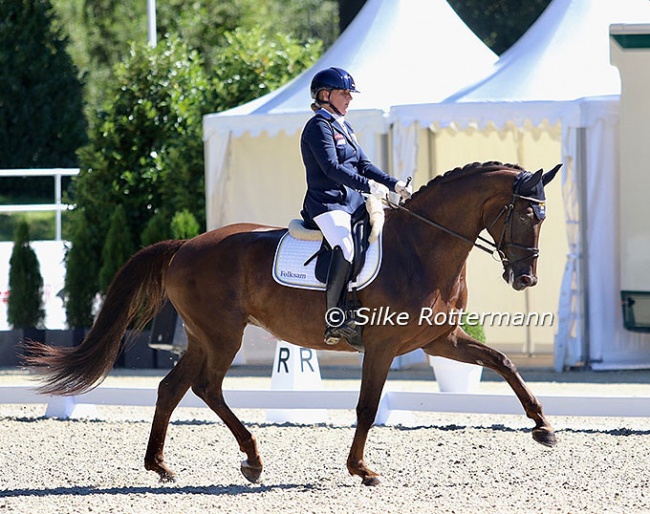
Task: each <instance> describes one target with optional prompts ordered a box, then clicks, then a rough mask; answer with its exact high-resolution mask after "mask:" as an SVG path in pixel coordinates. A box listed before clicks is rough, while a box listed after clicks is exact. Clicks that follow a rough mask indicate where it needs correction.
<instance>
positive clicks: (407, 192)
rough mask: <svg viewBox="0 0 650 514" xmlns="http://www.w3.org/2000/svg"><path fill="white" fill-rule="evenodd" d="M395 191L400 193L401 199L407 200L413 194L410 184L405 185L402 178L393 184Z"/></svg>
mask: <svg viewBox="0 0 650 514" xmlns="http://www.w3.org/2000/svg"><path fill="white" fill-rule="evenodd" d="M395 192H396V193H397V194H398V195H400V197H401V198H402V200H409V199H410V198H411V195H412V194H413V187H412V186H411V185H410V184H408V185H407V183H406V182H404V181H403V180H399V181H398V182H397V184H395Z"/></svg>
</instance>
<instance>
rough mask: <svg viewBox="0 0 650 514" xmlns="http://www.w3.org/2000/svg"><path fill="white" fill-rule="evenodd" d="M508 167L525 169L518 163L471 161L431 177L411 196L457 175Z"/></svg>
mask: <svg viewBox="0 0 650 514" xmlns="http://www.w3.org/2000/svg"><path fill="white" fill-rule="evenodd" d="M502 169H509V170H513V171H525V170H524V168H522V167H521V166H519V164H507V163H506V164H504V163H502V162H499V161H487V162H472V163H470V164H466V165H465V166H462V167H458V168H454V169H453V170H449V171H446V172H445V173H443V174H442V175H438V176H436V177H434V178H432V179H431V180H430V181H429V182H427V183H426V184H425V185H423V186H422V187H420V189H418V191H416V192H415V193H414V194H413V197H412V198H415V197H416V196H417V195H419V194H420V193H422V192H423V191H425V190H426V189H429V188H431V187H433V186H436V185H438V184H443V183H446V182H449V181H451V180H454V179H457V178H459V177H466V176H468V175H472V174H478V173H487V172H489V171H495V170H502Z"/></svg>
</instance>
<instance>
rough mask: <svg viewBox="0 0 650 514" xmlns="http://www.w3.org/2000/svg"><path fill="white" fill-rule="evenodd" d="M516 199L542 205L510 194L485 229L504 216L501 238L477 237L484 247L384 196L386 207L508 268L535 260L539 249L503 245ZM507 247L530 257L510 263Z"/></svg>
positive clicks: (527, 197) (528, 198)
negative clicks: (464, 243)
mask: <svg viewBox="0 0 650 514" xmlns="http://www.w3.org/2000/svg"><path fill="white" fill-rule="evenodd" d="M518 199H521V200H527V201H529V202H531V203H538V204H541V203H543V202H542V201H541V200H538V199H537V198H531V197H529V196H523V195H520V194H518V193H513V194H512V199H511V200H510V203H509V204H507V205H504V206H503V208H502V209H501V210H500V211H499V214H497V216H496V217H495V218H494V221H492V223H490V225H489V226H488V227H486V228H487V229H490V228H492V227H493V226H494V225H495V224H496V222H497V221H499V219H500V218H501V216H503V215H504V214H505V215H506V219H505V222H504V223H503V230H501V236H500V237H499V242H498V243H495V242H494V241H490V240H489V239H485V238H484V237H482V236H481V235H479V236H478V238H477V239H480V241H481V243H484V244H485V245H488V246H485V245H484V244H481V243H477V242H476V240H472V239H470V238H469V237H465V236H464V235H462V234H460V233H458V232H456V231H455V230H452V229H450V228H448V227H445V226H444V225H441V224H440V223H437V222H435V221H433V220H430V219H428V218H425V217H424V216H421V215H420V214H417V213H415V212H413V211H412V210H410V209H407V208H406V207H404V206H402V205H400V204H399V203H393V202H392V201H391V200H390V198H389V197H388V196H386V198H385V201H386V203H387V204H388V206H389V207H391V208H392V209H398V210H401V211H404V212H406V213H408V214H409V215H410V216H412V217H414V218H415V219H417V220H419V221H421V222H423V223H426V224H427V225H430V226H432V227H435V228H437V229H438V230H442V231H443V232H445V233H446V234H449V235H450V236H453V237H455V238H457V239H460V240H461V241H465V242H466V243H468V244H470V245H471V246H473V247H475V248H478V249H479V250H482V251H484V252H485V253H488V254H490V255H491V256H492V257H494V255H495V254H496V255H497V256H498V258H499V260H500V261H501V264H503V266H504V267H508V266H512V265H514V264H517V263H519V262H522V261H526V260H528V259H535V258H537V257H538V256H539V248H536V247H531V246H525V245H522V244H518V243H504V239H505V235H506V230H507V229H508V227H511V221H512V213H513V211H514V208H515V203H516V202H517V200H518ZM511 230H512V227H511ZM509 246H511V247H514V248H520V249H522V250H526V251H528V252H530V255H528V256H526V257H522V258H521V259H517V260H516V261H510V260H509V259H508V258H507V257H506V255H505V253H504V252H503V249H504V248H507V247H509Z"/></svg>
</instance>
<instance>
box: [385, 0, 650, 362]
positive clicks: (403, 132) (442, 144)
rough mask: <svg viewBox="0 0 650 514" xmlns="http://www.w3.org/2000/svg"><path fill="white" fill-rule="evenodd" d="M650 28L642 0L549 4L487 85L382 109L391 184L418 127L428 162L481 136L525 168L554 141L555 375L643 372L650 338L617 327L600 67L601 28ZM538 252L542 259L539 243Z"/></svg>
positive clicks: (607, 130)
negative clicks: (557, 185)
mask: <svg viewBox="0 0 650 514" xmlns="http://www.w3.org/2000/svg"><path fill="white" fill-rule="evenodd" d="M647 21H650V2H648V0H616V1H610V0H553V1H552V2H551V4H550V5H549V6H548V7H547V9H546V10H545V11H544V13H543V14H542V16H540V18H539V19H538V20H537V22H536V23H535V24H534V25H533V26H532V27H531V28H530V29H529V31H528V32H527V33H526V34H525V35H524V36H523V37H522V38H521V39H520V40H519V41H518V42H517V43H516V44H515V45H514V46H513V47H512V48H511V49H510V50H509V51H508V52H506V53H505V54H504V55H503V56H502V58H501V59H500V60H499V61H498V63H497V64H496V65H495V66H494V69H493V72H492V73H491V74H490V75H489V76H488V77H487V78H485V79H483V80H481V81H479V82H477V83H476V84H474V85H472V86H469V87H467V88H465V89H463V90H460V91H459V92H457V93H455V94H453V95H451V96H450V97H449V98H448V99H446V101H444V102H441V103H437V104H431V103H430V104H426V105H423V104H420V105H404V106H396V107H393V108H392V109H391V121H392V122H394V129H393V130H394V141H395V145H394V148H393V154H394V157H393V162H394V164H395V165H396V166H397V169H396V174H397V175H398V176H407V175H410V174H412V173H414V172H415V169H416V165H417V161H418V158H419V157H418V152H417V150H418V141H419V140H420V138H419V136H418V130H419V129H418V127H433V130H434V131H435V132H436V136H435V137H436V151H435V152H434V153H435V154H439V153H443V152H447V153H449V152H452V153H453V152H454V151H455V152H460V151H465V152H467V151H468V149H469V148H470V147H471V145H472V144H474V143H472V141H473V140H475V139H480V138H479V137H478V135H479V134H480V135H481V137H483V138H489V137H491V138H492V139H491V141H492V143H491V146H492V150H495V149H497V147H498V145H499V144H500V143H502V142H503V141H504V140H508V141H507V142H509V143H510V145H511V147H512V150H511V152H512V154H514V155H515V158H516V160H517V161H519V162H522V163H524V164H525V163H527V162H528V161H532V159H531V158H530V156H531V154H532V153H536V154H537V158H539V157H540V150H539V148H540V145H541V146H542V147H544V148H546V149H547V150H546V151H548V152H551V153H552V150H553V144H552V142H553V141H556V143H555V145H556V147H558V148H559V149H560V150H561V159H562V162H563V163H564V167H563V183H562V184H563V187H562V189H563V197H564V204H565V215H566V220H567V221H566V231H567V234H568V260H567V263H566V267H565V270H564V278H563V281H562V287H561V295H560V305H559V308H558V312H559V325H558V327H557V337H556V343H555V346H556V368H557V369H560V368H562V367H563V366H567V365H568V366H571V365H575V364H577V363H579V362H581V361H589V362H590V363H591V365H592V367H594V368H608V367H609V368H617V367H630V366H633V365H634V366H650V344H649V343H650V337H649V336H648V335H641V334H637V333H631V332H627V331H625V330H624V329H623V324H622V316H621V307H620V299H619V298H620V297H619V290H620V287H619V283H618V282H619V272H618V270H619V256H618V252H619V250H618V237H617V234H616V231H617V229H618V225H617V213H618V192H617V191H618V189H617V188H618V183H617V177H618V173H617V169H618V143H617V137H618V129H617V123H618V103H619V95H620V79H619V76H618V73H617V70H616V69H615V68H614V67H613V66H611V65H610V62H609V25H610V24H613V23H633V22H636V23H640V22H647ZM454 138H456V139H459V140H460V141H461V144H463V145H465V147H464V148H459V146H458V144H457V142H456V143H455V142H454ZM556 151H557V150H556ZM420 153H422V152H420ZM558 153H559V152H558ZM558 157H559V155H558ZM436 158H437V159H438V160H441V159H442V158H441V157H440V155H436ZM442 160H444V159H442ZM550 164H552V162H544V163H543V164H539V163H538V164H534V163H533V162H530V163H529V165H530V166H537V167H539V166H542V165H543V166H549V165H550ZM549 202H550V200H549ZM549 217H550V214H549ZM545 230H546V227H545V228H544V230H543V231H542V237H543V236H544V235H545V234H544V231H545ZM581 240H583V241H584V242H585V245H584V247H583V245H582V243H581ZM540 246H541V248H542V257H545V254H544V251H545V248H546V246H545V243H542V244H541V245H540ZM555 257H557V256H555ZM583 270H586V271H587V272H586V273H584V274H583V275H581V272H582V271H583ZM470 285H471V283H470ZM632 363H633V364H632Z"/></svg>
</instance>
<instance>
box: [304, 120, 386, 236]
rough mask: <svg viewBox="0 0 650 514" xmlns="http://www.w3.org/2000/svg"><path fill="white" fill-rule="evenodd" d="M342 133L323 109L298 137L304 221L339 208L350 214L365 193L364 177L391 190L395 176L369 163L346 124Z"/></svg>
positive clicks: (362, 200) (366, 188) (358, 205)
mask: <svg viewBox="0 0 650 514" xmlns="http://www.w3.org/2000/svg"><path fill="white" fill-rule="evenodd" d="M344 123H345V126H346V128H347V129H348V134H346V133H345V131H344V130H343V128H342V127H341V125H340V124H339V123H338V122H336V121H335V120H334V117H333V116H332V115H331V114H330V113H329V112H327V111H326V110H324V109H321V110H319V111H317V112H316V114H315V115H314V116H313V117H312V118H311V119H310V120H309V121H308V122H307V124H306V125H305V128H304V129H303V131H302V136H301V138H300V151H301V154H302V160H303V162H304V164H305V169H306V172H307V193H306V195H305V199H304V202H303V210H302V212H301V214H302V217H303V218H304V220H305V221H306V222H307V223H308V224H309V225H312V224H313V221H312V220H313V219H314V218H315V217H316V216H318V215H320V214H323V213H324V212H328V211H331V210H333V209H340V210H344V211H346V212H349V213H350V214H352V213H353V212H354V211H356V210H357V208H359V207H360V206H361V205H363V203H364V201H365V200H364V198H363V196H362V195H361V193H362V192H363V193H369V192H370V186H369V185H368V180H369V179H372V180H374V181H375V182H379V183H380V184H384V185H385V186H386V187H388V189H389V190H391V191H395V184H396V183H397V179H396V178H393V177H391V176H390V175H388V174H386V173H384V172H383V171H382V170H380V169H379V168H377V167H376V166H375V165H374V164H372V163H371V162H370V160H369V159H368V157H366V154H365V153H364V152H363V150H362V149H361V147H360V146H359V144H358V143H357V140H356V136H355V135H354V131H353V130H352V127H351V126H350V124H349V123H348V122H347V121H346V122H344Z"/></svg>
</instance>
